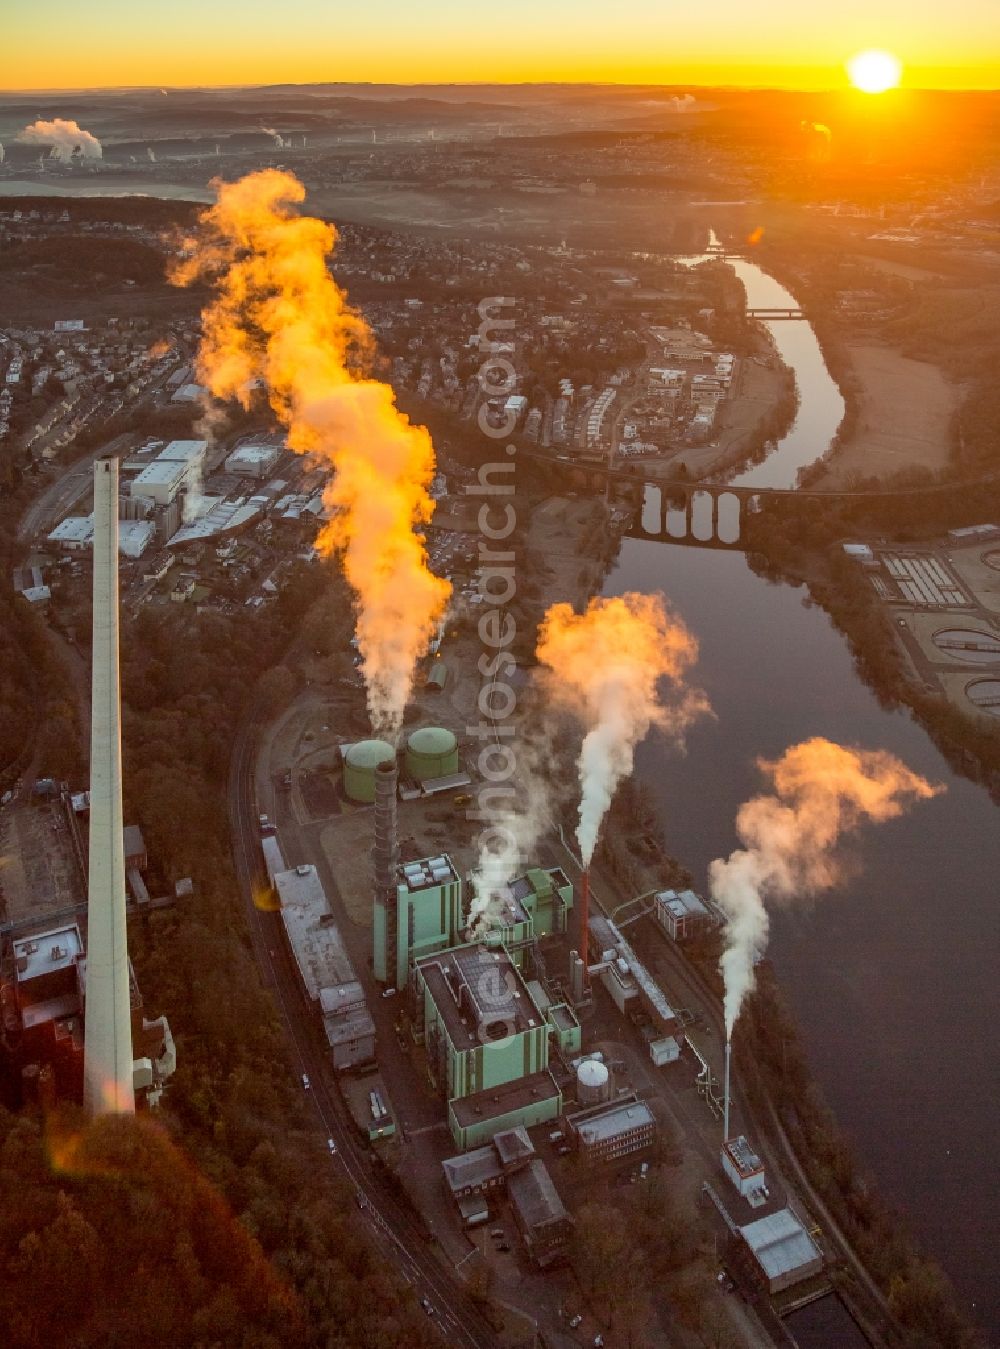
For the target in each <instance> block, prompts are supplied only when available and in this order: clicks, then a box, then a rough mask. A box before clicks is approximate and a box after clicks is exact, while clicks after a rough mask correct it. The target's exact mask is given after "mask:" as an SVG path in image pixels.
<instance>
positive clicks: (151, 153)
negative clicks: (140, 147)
mask: <svg viewBox="0 0 1000 1349" xmlns="http://www.w3.org/2000/svg"><path fill="white" fill-rule="evenodd" d="M146 158H147V159H148V160H149V162H150V164H155V163H156V151H155V150H154V149H153V147H152V146H151V145H147V146H146Z"/></svg>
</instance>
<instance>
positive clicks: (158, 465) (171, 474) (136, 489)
mask: <svg viewBox="0 0 1000 1349" xmlns="http://www.w3.org/2000/svg"><path fill="white" fill-rule="evenodd" d="M189 468H190V464H189V463H188V462H187V461H186V460H183V459H154V460H153V462H152V463H151V464H147V465H146V467H145V468H144V469H143V470H142V472H141V473H140V474H139V475H138V476H137V477H135V478H133V480H132V495H133V496H142V490H141V489H142V488H143V487H154V486H157V485H159V484H160V483H167V484H170V483H175V482H177V481H179V479H181V478H183V477H184V476H185V474H186V473H187V472H188V471H189Z"/></svg>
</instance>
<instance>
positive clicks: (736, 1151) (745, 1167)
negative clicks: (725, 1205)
mask: <svg viewBox="0 0 1000 1349" xmlns="http://www.w3.org/2000/svg"><path fill="white" fill-rule="evenodd" d="M721 1160H722V1169H723V1171H725V1173H726V1175H727V1176H728V1177H729V1179H730V1180H731V1181H732V1183H733V1186H734V1187H735V1189H736V1191H737V1193H738V1194H740V1195H742V1197H743V1198H744V1199H745V1200H746V1201H747V1203H748V1204H749V1205H750V1207H751V1208H760V1207H761V1206H762V1205H763V1204H766V1203H767V1199H768V1190H767V1181H766V1179H765V1176H764V1163H763V1162H762V1161H761V1159H760V1158H759V1157H758V1156H757V1154H756V1152H754V1150H753V1148H752V1147H751V1146H750V1143H749V1141H748V1140H747V1139H746V1138H745V1137H744V1136H743V1134H740V1135H739V1137H738V1138H730V1139H729V1140H728V1141H727V1142H725V1143H724V1144H723V1145H722V1154H721Z"/></svg>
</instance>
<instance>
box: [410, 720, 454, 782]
mask: <svg viewBox="0 0 1000 1349" xmlns="http://www.w3.org/2000/svg"><path fill="white" fill-rule="evenodd" d="M406 771H407V772H408V773H409V775H410V777H411V778H413V779H414V780H415V781H416V782H426V781H427V779H428V778H443V777H447V775H448V774H449V773H457V772H458V741H457V740H456V739H455V737H454V735H453V734H452V733H451V731H448V730H445V728H444V727H443V726H421V727H420V729H419V730H417V731H414V732H413V734H412V735H411V736H410V737H409V739H408V740H407V742H406Z"/></svg>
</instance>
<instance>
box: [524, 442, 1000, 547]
mask: <svg viewBox="0 0 1000 1349" xmlns="http://www.w3.org/2000/svg"><path fill="white" fill-rule="evenodd" d="M518 458H519V459H528V460H533V461H535V462H538V463H545V464H548V465H550V466H551V467H552V468H554V469H558V470H560V473H561V476H563V480H564V481H565V483H566V484H567V485H568V486H571V487H574V488H577V489H580V488H582V489H584V490H588V489H589V490H591V491H594V492H598V491H602V490H604V488H605V487H606V486H610V485H612V484H613V485H615V487H616V488H617V489H618V491H619V493H620V494H621V495H623V496H624V497H625V498H626V499H627V500H628V501H629V502H630V504H631V505H632V506H633V507H634V519H633V522H632V524H631V526H630V528H629V529H628V530H627V533H628V535H629V537H631V538H636V539H651V540H653V539H655V540H658V541H660V542H662V543H672V544H687V545H689V546H692V547H696V548H731V549H739V548H741V547H742V543H741V538H742V535H743V532H744V531H743V523H744V521H745V519H746V516H747V514H748V513H755V512H757V511H760V510H763V509H764V508H765V507H766V506H767V504H768V503H769V502H777V501H788V502H793V501H794V502H795V503H796V504H799V503H806V502H817V503H823V504H825V505H835V504H837V503H840V502H860V501H865V502H871V503H873V504H876V503H878V502H880V501H882V502H885V503H889V502H899V501H902V500H904V499H911V500H913V501H914V502H917V501H922V500H923V501H925V500H926V499H927V498H929V497H939V498H947V497H948V496H954V495H957V494H962V495H963V496H964V495H966V494H968V493H969V492H974V491H975V489H976V488H983V487H987V486H996V485H997V484H998V483H1000V476H997V475H994V476H992V477H988V478H983V479H980V480H979V481H977V482H959V483H945V484H933V485H931V486H927V487H912V488H903V489H899V488H897V489H895V490H892V489H887V490H885V491H874V492H818V491H810V490H808V489H806V490H801V491H800V490H798V489H797V488H794V487H741V486H734V485H729V484H727V483H713V482H692V481H690V480H687V479H676V480H673V479H657V480H652V479H647V478H644V477H643V476H642V475H641V473H640V472H636V471H629V469H627V468H616V469H609V468H607V467H606V466H602V465H600V464H585V463H579V462H574V461H572V460H569V459H567V458H565V457H562V458H559V457H555V456H553V455H551V454H546V453H545V451H544V450H537V449H534V450H532V449H528V448H527V447H522V448H520V449H519V450H518Z"/></svg>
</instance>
